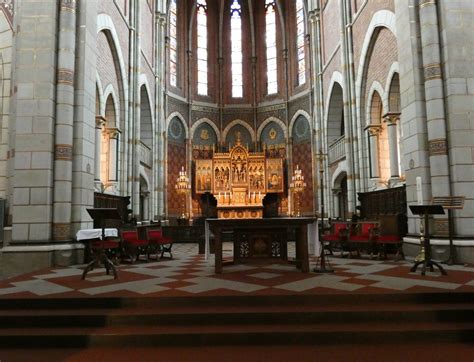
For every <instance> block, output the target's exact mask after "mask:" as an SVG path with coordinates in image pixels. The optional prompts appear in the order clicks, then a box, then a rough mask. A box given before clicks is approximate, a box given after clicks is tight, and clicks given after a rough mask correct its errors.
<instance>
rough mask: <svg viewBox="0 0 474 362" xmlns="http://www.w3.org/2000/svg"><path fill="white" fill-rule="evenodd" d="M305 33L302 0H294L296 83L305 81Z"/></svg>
mask: <svg viewBox="0 0 474 362" xmlns="http://www.w3.org/2000/svg"><path fill="white" fill-rule="evenodd" d="M304 41H305V33H304V8H303V0H296V54H297V62H298V84H299V85H301V84H304V83H306V63H305V47H304Z"/></svg>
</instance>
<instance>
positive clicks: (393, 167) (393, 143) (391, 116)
mask: <svg viewBox="0 0 474 362" xmlns="http://www.w3.org/2000/svg"><path fill="white" fill-rule="evenodd" d="M383 120H384V122H385V123H386V124H387V133H388V147H389V150H390V178H393V179H398V178H399V177H400V160H399V158H398V155H399V140H398V121H399V120H400V113H386V114H384V115H383Z"/></svg>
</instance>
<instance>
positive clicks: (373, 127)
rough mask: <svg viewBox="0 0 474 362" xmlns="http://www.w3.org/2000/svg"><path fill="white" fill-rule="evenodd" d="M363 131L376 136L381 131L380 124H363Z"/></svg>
mask: <svg viewBox="0 0 474 362" xmlns="http://www.w3.org/2000/svg"><path fill="white" fill-rule="evenodd" d="M364 131H367V132H369V135H370V136H377V135H379V134H380V133H381V132H382V125H381V124H368V125H367V126H365V128H364Z"/></svg>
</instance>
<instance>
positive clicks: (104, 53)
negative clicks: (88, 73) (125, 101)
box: [97, 31, 122, 101]
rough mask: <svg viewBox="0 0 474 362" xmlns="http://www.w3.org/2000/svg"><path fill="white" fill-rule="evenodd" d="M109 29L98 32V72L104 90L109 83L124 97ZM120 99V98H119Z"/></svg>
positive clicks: (117, 93) (118, 94)
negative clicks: (108, 35) (107, 33)
mask: <svg viewBox="0 0 474 362" xmlns="http://www.w3.org/2000/svg"><path fill="white" fill-rule="evenodd" d="M106 32H108V31H101V32H100V33H99V34H97V49H100V51H98V52H97V72H98V73H99V77H100V81H101V83H102V91H104V90H105V89H106V88H107V87H108V86H109V85H112V87H113V88H114V90H115V94H116V95H117V96H118V97H122V94H121V93H120V92H119V89H120V87H119V76H120V72H118V73H117V71H118V69H116V68H115V60H114V55H113V53H112V49H113V43H112V41H111V40H109V38H108V37H107V35H106ZM117 101H118V100H117Z"/></svg>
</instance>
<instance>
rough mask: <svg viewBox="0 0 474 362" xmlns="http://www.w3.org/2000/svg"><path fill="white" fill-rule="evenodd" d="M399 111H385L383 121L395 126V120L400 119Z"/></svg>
mask: <svg viewBox="0 0 474 362" xmlns="http://www.w3.org/2000/svg"><path fill="white" fill-rule="evenodd" d="M400 115H401V113H400V112H388V113H385V114H384V115H383V116H382V118H383V121H384V122H385V123H387V126H396V125H397V122H398V121H399V120H400Z"/></svg>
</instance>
